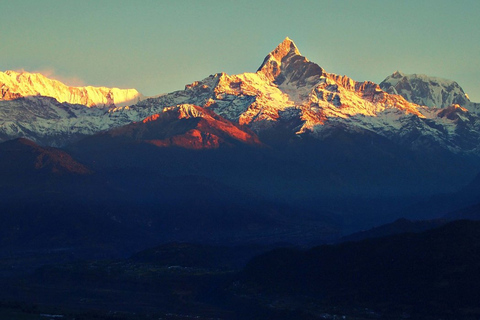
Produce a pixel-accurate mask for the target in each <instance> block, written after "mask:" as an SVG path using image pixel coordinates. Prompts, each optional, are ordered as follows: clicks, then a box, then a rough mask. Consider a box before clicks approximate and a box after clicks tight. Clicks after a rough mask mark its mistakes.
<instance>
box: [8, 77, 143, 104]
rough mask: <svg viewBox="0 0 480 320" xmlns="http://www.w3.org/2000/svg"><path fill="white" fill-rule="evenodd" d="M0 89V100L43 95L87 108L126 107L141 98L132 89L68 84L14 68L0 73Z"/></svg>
mask: <svg viewBox="0 0 480 320" xmlns="http://www.w3.org/2000/svg"><path fill="white" fill-rule="evenodd" d="M0 90H1V91H0V100H13V99H17V98H20V97H30V96H45V97H52V98H55V99H57V100H58V101H59V102H67V103H71V104H83V105H85V106H88V107H111V106H126V105H130V104H134V103H137V102H138V101H140V100H141V99H142V98H143V96H142V95H141V94H140V93H139V92H138V91H137V90H135V89H118V88H105V87H90V86H88V87H69V86H67V85H65V84H63V83H61V82H60V81H57V80H52V79H49V78H47V77H45V76H43V75H42V74H40V73H29V72H16V71H6V72H0Z"/></svg>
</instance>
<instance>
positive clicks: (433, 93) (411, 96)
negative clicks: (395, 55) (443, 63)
mask: <svg viewBox="0 0 480 320" xmlns="http://www.w3.org/2000/svg"><path fill="white" fill-rule="evenodd" d="M380 87H381V88H382V89H383V90H385V91H387V92H388V93H391V94H399V95H401V96H403V97H404V98H405V99H407V100H408V101H410V102H413V103H416V104H419V105H424V106H427V107H437V108H446V107H448V106H450V105H452V104H459V105H461V106H463V107H466V108H467V109H472V108H471V106H470V105H471V102H470V99H469V98H468V96H467V95H466V94H465V92H464V91H463V89H462V88H461V87H460V86H459V85H458V83H457V82H455V81H452V80H447V79H442V78H438V77H430V76H427V75H424V74H403V73H401V72H399V71H396V72H394V73H393V74H392V75H390V76H388V77H387V78H386V79H385V80H383V81H382V83H380Z"/></svg>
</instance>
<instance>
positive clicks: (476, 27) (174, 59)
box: [0, 0, 480, 102]
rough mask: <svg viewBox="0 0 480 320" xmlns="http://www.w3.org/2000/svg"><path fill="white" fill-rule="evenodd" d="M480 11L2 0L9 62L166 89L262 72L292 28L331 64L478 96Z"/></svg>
mask: <svg viewBox="0 0 480 320" xmlns="http://www.w3.org/2000/svg"><path fill="white" fill-rule="evenodd" d="M479 17H480V1H478V0H471V1H469V0H464V1H462V0H459V1H456V2H454V1H443V0H429V1H421V0H416V1H410V0H402V1H398V0H397V1H368V0H364V1H358V0H354V1H346V0H345V1H333V0H332V1H322V0H319V1H291V0H290V1H282V0H275V1H259V0H257V1H226V0H223V1H188V0H182V1H153V0H152V1H147V0H144V1H122V0H115V1H113V0H112V1H109V0H103V1H98V0H96V1H87V0H82V1H78V0H76V1H69V0H63V1H60V0H40V1H39V0H33V1H29V0H15V1H11V0H0V31H1V32H0V70H2V71H5V70H19V69H24V70H26V71H39V72H43V73H45V74H47V75H50V76H52V77H54V78H57V79H59V80H63V81H64V82H66V83H68V84H70V85H94V86H116V87H121V88H136V89H138V90H139V91H141V92H142V93H144V94H146V95H156V94H160V93H165V92H170V91H174V90H180V89H183V87H184V85H185V84H187V83H191V82H193V81H195V80H201V79H203V78H205V77H207V76H208V75H210V74H213V73H216V72H226V73H228V74H237V73H243V72H254V71H256V69H257V68H258V67H259V66H260V64H261V63H262V61H263V58H264V57H265V56H266V55H267V54H268V53H269V52H270V51H271V50H272V49H274V48H275V47H276V46H277V45H278V44H279V43H280V42H281V41H282V40H283V39H284V38H285V37H286V36H288V37H290V38H291V39H292V40H294V41H295V43H296V44H297V46H298V48H299V50H300V52H301V53H302V54H303V55H304V56H306V57H307V58H308V59H309V60H310V61H313V62H316V63H317V64H319V65H320V66H322V67H323V68H324V69H326V71H327V72H332V73H337V74H342V75H343V74H346V75H348V76H350V77H352V78H353V79H355V80H359V81H363V80H371V81H374V82H377V83H379V82H381V81H382V80H383V79H384V78H385V77H386V76H388V75H389V74H391V73H393V72H394V71H395V70H401V71H403V72H404V73H423V74H427V75H430V76H437V77H442V78H447V79H452V80H455V81H457V82H458V83H459V84H460V85H461V86H462V87H463V88H464V90H465V91H466V92H467V93H468V94H469V96H470V98H471V100H472V101H475V102H480V18H479Z"/></svg>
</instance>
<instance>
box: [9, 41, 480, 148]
mask: <svg viewBox="0 0 480 320" xmlns="http://www.w3.org/2000/svg"><path fill="white" fill-rule="evenodd" d="M403 78H404V77H403V75H401V74H400V73H396V74H394V75H392V76H391V77H390V80H388V81H387V80H386V81H384V82H383V85H382V86H379V85H377V84H375V83H373V82H370V81H365V82H357V81H354V80H353V79H351V78H349V77H347V76H340V75H336V74H333V73H327V72H326V71H325V70H324V69H323V68H321V67H320V66H319V65H317V64H316V63H313V62H310V61H309V60H308V59H307V58H305V57H303V56H302V55H301V54H300V51H299V50H298V48H297V47H296V45H295V43H294V42H293V41H292V40H290V39H289V38H286V39H285V40H284V41H283V42H282V43H281V44H280V45H279V46H277V47H276V48H275V49H274V50H273V51H272V52H271V53H269V54H268V55H267V57H266V58H265V60H264V61H263V63H262V64H261V66H260V67H259V68H258V70H257V71H256V72H255V73H243V74H238V75H227V74H225V73H217V74H213V75H210V76H209V77H207V78H205V79H203V80H201V81H195V82H194V83H192V84H189V85H186V86H185V89H184V90H179V91H176V92H172V93H169V94H165V95H161V96H158V97H155V98H150V99H145V100H142V101H140V102H138V103H137V104H135V105H132V106H128V107H122V106H117V107H112V108H109V109H108V110H107V109H106V108H105V109H96V108H93V109H92V108H90V109H89V108H86V107H83V108H82V107H81V106H70V105H68V106H67V105H66V104H61V103H56V102H55V101H52V100H45V99H40V98H38V99H33V98H28V99H24V100H21V99H20V100H13V101H0V102H1V103H0V119H1V120H0V135H1V137H2V138H3V139H7V138H16V137H19V136H25V137H27V138H30V139H33V140H35V141H37V142H40V143H44V144H50V145H55V146H59V145H63V144H66V143H68V142H70V141H73V140H75V139H78V138H79V137H80V136H84V135H88V134H93V133H95V132H99V131H104V130H109V129H111V128H115V127H120V126H124V125H127V124H129V123H131V122H140V121H142V120H143V119H145V118H147V117H149V116H152V115H154V114H162V113H163V112H164V111H167V110H170V109H169V108H171V107H174V108H177V109H178V107H176V106H179V105H195V106H198V107H200V108H203V109H204V110H209V111H210V112H213V113H215V114H217V115H219V116H221V117H223V118H225V119H227V120H229V121H231V122H233V123H236V124H238V125H240V126H247V127H249V128H250V129H251V130H253V131H254V132H256V133H261V132H264V131H268V130H270V129H272V128H275V129H280V130H286V131H289V132H291V133H295V134H296V135H297V136H298V137H299V138H301V137H302V136H304V135H309V136H312V137H314V138H317V139H323V138H324V137H326V136H328V135H329V134H330V132H331V130H337V129H341V130H344V131H350V132H365V131H368V132H373V133H375V134H378V135H381V136H383V137H387V138H388V139H391V140H392V141H395V143H401V144H404V145H408V146H410V147H411V148H414V149H421V148H437V147H440V148H443V149H447V150H450V151H452V152H455V153H467V154H477V155H479V154H480V150H479V149H478V147H477V146H478V145H480V118H479V117H478V116H477V115H475V114H473V113H471V112H468V111H464V110H465V109H464V108H466V109H469V107H470V105H468V106H465V105H462V107H464V108H457V107H452V108H451V110H450V109H449V110H450V111H448V112H447V111H445V110H444V109H441V108H433V107H431V106H429V105H428V103H424V102H423V100H422V102H421V104H422V105H419V104H416V103H413V102H409V101H407V100H409V99H410V100H412V99H413V97H414V95H418V96H420V93H418V94H417V93H415V94H414V92H417V91H408V92H411V93H410V94H409V95H407V94H405V93H404V94H405V95H406V96H407V98H408V99H405V98H404V97H403V96H402V95H397V94H395V93H396V92H398V93H402V92H404V91H402V90H400V89H398V90H400V92H399V91H398V90H397V89H395V88H397V86H398V84H400V83H402V81H404V80H402V79H403ZM422 81H424V80H422ZM429 81H430V80H429ZM432 81H433V80H432ZM436 81H437V82H436V83H437V86H436V87H435V90H437V91H435V90H433V91H432V92H433V93H432V94H431V97H434V98H438V97H439V96H438V94H437V93H438V92H440V91H438V90H440V89H439V88H444V89H445V88H448V87H452V89H451V90H450V91H448V92H449V93H450V95H448V94H447V95H446V96H445V97H447V96H448V97H457V98H456V99H457V100H455V99H453V98H448V99H446V100H445V99H444V100H442V101H444V102H445V103H450V102H452V101H453V102H455V101H457V102H461V101H460V100H461V98H462V97H466V95H465V94H464V93H463V96H462V95H461V94H460V93H462V92H463V91H462V90H461V88H460V89H458V88H457V87H456V86H455V85H452V84H448V83H447V82H445V81H443V82H442V81H440V80H436ZM387 84H388V88H387V91H385V90H383V89H382V87H383V88H385V86H387ZM398 88H401V87H398ZM444 89H442V90H444ZM445 90H446V89H445ZM405 92H406V91H405ZM428 92H430V91H428ZM455 93H456V95H455ZM442 97H443V96H442ZM449 99H450V100H449ZM432 101H433V100H432ZM462 101H464V100H462ZM11 103H13V105H12V104H11ZM425 104H427V106H425ZM442 106H443V107H445V105H442ZM190 111H192V112H193V109H191V108H190ZM195 112H198V110H197V111H195ZM26 119H28V120H26ZM465 135H467V136H465Z"/></svg>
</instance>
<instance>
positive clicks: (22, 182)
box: [0, 38, 480, 250]
mask: <svg viewBox="0 0 480 320" xmlns="http://www.w3.org/2000/svg"><path fill="white" fill-rule="evenodd" d="M0 87H1V90H2V91H1V92H2V98H1V99H0V140H1V141H2V143H0V164H1V167H2V169H1V170H0V175H1V180H0V189H1V190H3V191H4V193H3V194H2V196H1V199H2V201H3V206H4V215H5V217H4V221H6V222H8V221H9V223H10V225H9V224H8V223H6V222H5V230H17V229H15V228H17V227H18V225H19V224H21V223H20V222H19V221H24V222H25V221H27V222H26V225H25V228H24V229H23V231H22V229H18V232H16V231H11V234H10V235H9V236H5V239H4V241H3V243H7V242H8V243H10V244H12V243H15V241H20V239H22V237H23V236H24V235H25V234H28V233H29V232H32V233H34V232H35V228H36V227H38V226H45V230H48V232H53V231H52V229H51V228H50V225H51V223H52V221H55V219H58V217H59V216H61V217H62V219H61V221H62V223H63V226H64V227H65V228H64V229H65V230H77V231H78V229H77V227H78V225H84V226H88V225H89V223H88V221H89V219H92V221H97V222H98V223H97V224H96V225H97V226H100V225H109V224H112V225H111V230H112V233H105V234H101V232H100V231H99V229H97V228H96V227H91V226H89V227H85V228H83V230H84V232H85V234H89V233H94V234H95V237H97V238H96V239H102V240H101V241H105V243H107V242H108V243H109V245H111V246H118V247H120V245H119V243H121V242H122V241H123V240H124V239H125V238H126V237H128V236H127V234H128V235H130V239H138V241H136V240H132V241H133V242H135V243H133V244H132V243H131V242H128V244H125V243H123V244H122V245H124V247H128V248H131V247H135V248H137V249H139V248H142V247H143V246H146V244H147V243H148V244H150V245H154V244H158V243H159V242H162V241H168V240H175V241H182V240H188V241H199V242H213V243H223V242H228V243H244V242H255V241H260V242H266V243H275V242H282V241H288V242H292V243H299V244H302V245H305V244H309V243H314V242H315V243H318V242H322V241H332V240H335V239H338V238H339V237H340V236H341V235H344V234H347V233H350V232H356V231H360V230H363V229H367V228H370V227H373V226H376V225H379V224H382V223H388V222H391V221H394V220H395V219H398V218H400V217H404V218H408V219H430V218H439V217H442V216H443V215H445V214H447V213H448V212H444V211H445V210H451V211H452V212H453V211H454V210H459V209H461V207H462V205H465V206H467V205H469V206H474V205H475V204H476V199H477V198H478V193H477V192H475V191H472V190H470V191H471V192H465V190H463V191H462V192H461V193H462V194H464V195H463V196H460V193H459V190H461V188H470V189H471V188H474V187H473V184H470V185H469V183H470V182H471V181H472V180H473V178H474V177H475V175H476V174H477V173H478V172H479V171H480V162H479V156H480V149H479V146H480V143H479V142H480V118H479V115H477V110H478V104H476V103H473V102H470V100H469V99H468V96H467V95H466V94H465V93H464V92H463V90H462V89H461V88H460V87H459V86H458V84H456V83H455V82H452V81H448V80H442V79H438V78H431V77H426V76H419V75H404V74H402V73H400V72H395V73H394V74H392V75H391V76H389V77H387V79H385V81H383V82H382V83H381V84H380V85H378V84H375V83H373V82H370V81H364V82H357V81H355V80H353V79H351V78H349V77H347V76H340V75H336V74H333V73H328V72H327V71H325V70H324V69H323V68H322V67H320V66H319V65H317V64H316V63H314V62H311V61H309V60H308V59H307V58H305V57H304V56H302V55H301V54H300V51H299V49H298V48H297V46H296V45H295V43H294V42H293V41H292V40H291V39H289V38H286V39H285V40H284V41H283V42H282V43H280V44H279V45H278V46H277V47H276V48H275V49H274V50H273V51H272V52H270V53H269V54H268V55H267V56H266V57H265V59H264V61H263V62H262V63H261V64H260V67H259V68H258V70H257V71H256V72H254V73H243V74H238V75H227V74H225V73H216V74H212V75H210V76H208V77H206V78H205V79H203V80H200V81H196V82H194V83H191V84H188V85H186V86H185V88H184V90H179V91H175V92H172V93H168V94H163V95H159V96H156V97H151V98H147V97H144V96H143V95H142V94H140V93H138V91H136V90H134V89H127V90H123V89H109V88H93V87H83V88H81V87H69V86H66V85H64V84H61V83H60V82H58V81H56V80H50V79H47V78H46V77H44V76H42V75H39V74H30V73H27V72H22V73H19V72H12V71H7V72H5V73H2V74H0ZM127 104H128V105H127ZM25 186H28V187H25ZM466 186H467V187H466ZM468 186H470V187H468ZM438 194H440V196H438ZM445 194H448V195H449V196H447V197H445V196H444V195H445ZM439 198H440V200H439ZM46 199H48V201H46ZM19 203H21V205H20V206H19V205H18V204H19ZM79 203H81V205H79ZM40 204H41V208H42V209H41V210H40V211H41V212H43V213H44V214H37V213H38V212H37V213H35V212H34V211H35V209H34V208H35V206H39V205H40ZM440 204H441V205H440ZM40 211H39V212H40ZM64 212H74V213H75V214H63V213H64ZM13 213H14V214H13ZM21 217H23V218H21ZM34 217H35V218H34ZM79 217H82V218H81V219H80V220H81V221H83V222H81V223H80V222H78V221H79V220H78V219H79ZM22 219H23V220H22ZM83 223H84V224H83ZM46 226H48V227H46ZM10 227H11V228H10ZM9 228H10V229H9ZM145 230H147V231H145ZM77 231H75V232H72V233H71V235H72V237H73V235H75V237H74V238H75V239H74V240H72V241H71V243H74V244H75V245H79V244H80V243H81V239H82V237H84V236H85V234H84V233H82V232H80V231H78V232H79V233H76V232H77ZM42 232H43V231H42ZM45 232H47V231H45ZM48 232H47V233H48ZM53 233H54V232H53ZM65 237H67V238H68V234H62V235H59V236H58V237H53V236H49V240H48V241H46V242H45V245H51V243H55V241H57V244H58V243H61V242H62V241H64V240H65ZM95 237H94V238H95ZM99 241H100V240H99ZM21 242H22V243H23V244H24V245H25V246H27V245H31V243H30V242H29V241H24V240H22V241H21ZM40 242H41V241H39V242H38V243H40ZM89 245H92V243H90V242H89ZM125 250H129V249H125Z"/></svg>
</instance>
